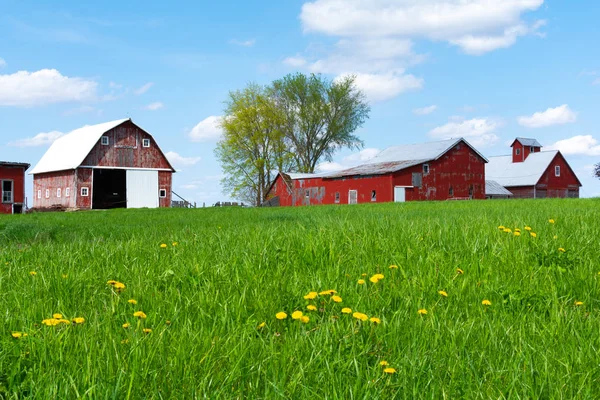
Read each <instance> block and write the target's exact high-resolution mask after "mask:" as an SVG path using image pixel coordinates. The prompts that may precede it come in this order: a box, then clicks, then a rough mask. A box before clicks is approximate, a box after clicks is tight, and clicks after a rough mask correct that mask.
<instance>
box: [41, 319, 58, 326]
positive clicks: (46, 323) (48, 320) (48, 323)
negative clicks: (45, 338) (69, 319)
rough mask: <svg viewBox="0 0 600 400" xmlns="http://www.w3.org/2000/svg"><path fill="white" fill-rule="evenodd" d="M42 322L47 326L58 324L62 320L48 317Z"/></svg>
mask: <svg viewBox="0 0 600 400" xmlns="http://www.w3.org/2000/svg"><path fill="white" fill-rule="evenodd" d="M42 324H44V325H46V326H56V325H58V324H60V320H58V319H56V318H48V319H45V320H43V321H42Z"/></svg>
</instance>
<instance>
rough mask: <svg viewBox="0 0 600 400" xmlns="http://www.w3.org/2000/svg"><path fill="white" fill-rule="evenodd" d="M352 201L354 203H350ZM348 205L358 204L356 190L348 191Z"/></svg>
mask: <svg viewBox="0 0 600 400" xmlns="http://www.w3.org/2000/svg"><path fill="white" fill-rule="evenodd" d="M352 200H354V201H352ZM348 204H358V190H356V189H350V190H348Z"/></svg>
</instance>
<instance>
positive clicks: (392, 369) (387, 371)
mask: <svg viewBox="0 0 600 400" xmlns="http://www.w3.org/2000/svg"><path fill="white" fill-rule="evenodd" d="M383 372H385V373H386V374H390V375H391V374H395V373H396V370H395V369H394V368H385V369H384V370H383Z"/></svg>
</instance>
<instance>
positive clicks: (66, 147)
mask: <svg viewBox="0 0 600 400" xmlns="http://www.w3.org/2000/svg"><path fill="white" fill-rule="evenodd" d="M125 121H129V118H127V119H119V120H116V121H110V122H105V123H102V124H98V125H86V126H84V127H83V128H79V129H75V130H74V131H71V132H69V133H67V134H66V135H64V136H62V137H60V138H59V139H57V140H55V141H54V143H52V145H51V146H50V148H49V149H48V151H46V153H45V154H44V155H43V156H42V159H41V160H40V161H39V162H38V163H37V165H36V166H35V167H34V168H33V169H32V170H31V171H30V172H29V174H30V175H33V174H41V173H44V172H52V171H64V170H67V169H75V168H77V167H79V166H80V165H81V163H82V162H83V160H85V157H87V155H88V154H90V151H92V149H93V148H94V146H95V145H96V143H98V140H100V137H101V136H102V135H103V134H105V133H106V132H108V131H109V130H111V129H113V128H115V127H117V126H119V125H121V124H122V123H123V122H125Z"/></svg>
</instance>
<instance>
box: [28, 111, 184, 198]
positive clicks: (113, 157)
mask: <svg viewBox="0 0 600 400" xmlns="http://www.w3.org/2000/svg"><path fill="white" fill-rule="evenodd" d="M173 172H175V170H174V169H173V167H172V166H171V164H170V163H169V161H168V160H167V158H166V157H165V155H164V153H163V152H162V151H161V149H160V148H159V147H158V144H157V143H156V141H155V140H154V138H153V137H152V135H150V134H149V133H148V132H146V131H145V130H143V129H142V128H140V127H139V126H137V125H136V124H134V123H133V122H132V121H131V120H130V119H121V120H118V121H111V122H106V123H103V124H98V125H91V126H84V127H83V128H79V129H76V130H74V131H72V132H70V133H68V134H66V135H64V136H62V137H61V138H59V139H58V140H56V141H55V142H54V143H53V144H52V146H50V148H49V149H48V151H47V152H46V154H44V156H43V157H42V159H41V160H40V161H39V162H38V164H37V165H36V166H35V168H34V169H33V170H32V171H31V172H30V174H32V175H33V197H34V201H33V205H34V208H35V209H66V208H75V209H107V208H140V207H148V208H155V207H169V206H170V205H171V178H172V174H173Z"/></svg>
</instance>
